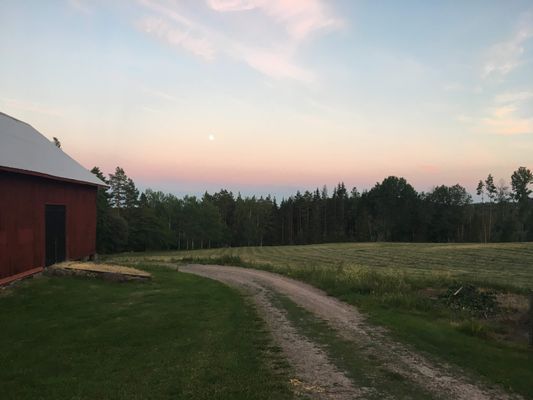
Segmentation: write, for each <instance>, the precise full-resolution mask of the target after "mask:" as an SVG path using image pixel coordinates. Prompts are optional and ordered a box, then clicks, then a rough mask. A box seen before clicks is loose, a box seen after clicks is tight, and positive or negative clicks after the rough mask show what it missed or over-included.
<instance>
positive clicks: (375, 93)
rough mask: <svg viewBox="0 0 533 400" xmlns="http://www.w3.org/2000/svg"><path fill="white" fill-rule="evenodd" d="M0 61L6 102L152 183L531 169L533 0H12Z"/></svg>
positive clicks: (353, 180)
mask: <svg viewBox="0 0 533 400" xmlns="http://www.w3.org/2000/svg"><path fill="white" fill-rule="evenodd" d="M0 57H1V62H0V111H3V112H5V113H8V114H10V115H13V116H15V117H17V118H19V119H22V120H25V121H27V122H29V123H30V124H32V125H33V126H35V127H36V128H37V129H38V130H40V131H41V132H42V133H44V134H45V135H47V136H48V137H52V136H58V137H59V138H60V139H61V140H62V142H63V144H64V148H65V150H66V151H67V152H69V153H70V154H71V155H73V156H74V157H75V158H77V159H78V160H80V161H81V162H82V163H83V164H84V165H85V166H87V167H91V166H93V165H99V166H101V167H102V168H103V169H104V170H105V171H106V172H110V171H111V170H112V169H113V168H114V166H116V165H121V166H122V167H124V168H125V169H126V171H127V172H128V173H129V174H130V175H131V176H132V177H133V178H134V180H135V181H136V182H138V183H139V184H140V185H141V186H142V187H146V186H151V187H154V188H156V189H158V188H159V189H163V190H167V191H172V192H175V193H187V192H193V193H198V192H202V191H203V189H209V190H213V189H215V188H217V187H228V188H230V189H232V190H235V191H238V190H242V191H243V192H247V193H250V192H257V193H260V194H265V193H268V192H273V193H275V194H278V195H284V194H287V193H290V192H293V191H294V190H295V189H300V190H305V189H308V188H313V187H316V186H322V185H323V184H328V185H332V184H335V183H336V182H338V181H341V180H343V181H345V182H346V183H347V185H349V186H354V185H356V186H358V187H360V188H365V187H370V186H371V185H372V184H373V183H374V182H376V181H378V180H381V179H382V178H383V177H385V176H387V175H399V176H404V177H406V178H407V179H408V180H409V181H410V182H411V183H413V184H414V186H415V187H416V188H417V189H418V190H429V189H430V188H431V186H432V185H437V184H454V183H457V182H459V183H461V184H463V185H465V186H467V187H468V188H469V189H472V188H473V187H474V185H475V183H476V182H477V180H479V179H480V178H483V177H485V176H486V175H487V174H488V173H489V172H491V173H492V174H493V175H495V177H496V180H498V179H500V178H505V179H508V177H509V176H510V174H511V173H512V171H513V170H514V169H516V168H517V167H518V166H521V165H524V166H528V167H530V168H531V167H533V165H532V164H533V2H532V1H505V2H502V1H498V2H496V1H494V2H492V1H465V2H457V1H449V2H445V1H442V2H433V1H432V2H423V1H402V2H399V1H382V2H381V1H380V2H376V1H353V0H352V1H321V0H292V1H282V0H271V1H266V0H205V1H204V0H188V1H187V0H183V1H171V0H140V1H111V2H106V1H99V0H70V1H11V0H2V1H0ZM210 135H212V137H211V139H214V140H210V138H209V136H210Z"/></svg>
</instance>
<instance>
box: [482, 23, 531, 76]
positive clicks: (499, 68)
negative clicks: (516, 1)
mask: <svg viewBox="0 0 533 400" xmlns="http://www.w3.org/2000/svg"><path fill="white" fill-rule="evenodd" d="M531 38H533V14H532V13H527V14H524V15H523V16H522V18H521V20H520V22H519V24H518V27H517V29H516V30H515V32H514V34H513V35H512V37H511V38H510V39H508V40H505V41H502V42H500V43H496V44H495V45H493V46H492V47H491V48H490V49H489V51H488V54H487V58H486V61H485V64H484V66H483V72H482V77H483V78H488V77H489V76H500V77H501V76H504V75H507V74H508V73H510V72H511V71H513V70H514V69H515V68H517V67H518V66H519V65H520V64H521V63H522V54H523V53H524V45H525V43H526V42H527V41H528V40H529V39H531Z"/></svg>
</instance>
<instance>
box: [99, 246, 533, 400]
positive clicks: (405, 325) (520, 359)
mask: <svg viewBox="0 0 533 400" xmlns="http://www.w3.org/2000/svg"><path fill="white" fill-rule="evenodd" d="M109 258H110V259H111V260H112V262H117V263H124V264H126V265H133V266H135V265H137V264H138V263H141V264H142V263H148V264H158V263H163V262H165V263H170V264H171V265H180V264H181V265H183V264H187V263H190V264H195V263H197V264H226V265H236V266H242V267H250V268H258V269H264V270H268V271H272V272H276V273H279V274H282V275H286V276H289V277H291V278H294V279H298V280H301V281H304V282H307V283H309V284H311V285H313V286H315V287H318V288H320V289H322V290H324V291H325V292H326V293H327V294H328V295H330V296H334V297H337V298H339V299H341V300H343V301H345V302H347V303H350V304H352V305H355V306H356V307H357V308H358V309H359V310H360V311H362V312H363V313H364V314H365V316H366V318H367V319H368V320H369V321H370V322H371V323H373V324H375V325H379V326H382V327H385V328H386V329H387V331H388V332H389V334H391V335H392V336H393V337H394V338H395V339H397V340H398V341H400V342H403V343H406V344H408V345H410V346H412V347H413V348H415V349H416V350H418V351H421V352H423V353H424V354H427V355H428V356H429V357H430V358H432V357H435V358H436V359H437V360H442V361H444V362H446V363H449V364H450V365H455V366H458V367H460V368H461V370H462V371H464V373H465V374H466V375H470V374H472V376H476V377H481V379H483V380H486V381H487V382H488V383H490V384H497V385H499V386H501V387H504V388H505V389H506V390H508V391H510V392H511V393H519V394H521V395H523V396H524V397H526V398H531V399H533V380H532V379H531V373H532V371H533V357H532V355H533V353H532V350H531V347H530V346H528V334H527V332H528V326H529V322H528V321H529V317H528V296H527V294H528V292H529V291H530V290H531V289H533V243H498V244H474V243H467V244H431V243H337V244H320V245H308V246H283V247H282V246H276V247H245V248H244V247H243V248H224V249H211V250H194V251H169V252H159V253H156V252H153V253H124V254H117V255H113V256H110V257H109ZM454 293H460V294H459V295H455V294H454Z"/></svg>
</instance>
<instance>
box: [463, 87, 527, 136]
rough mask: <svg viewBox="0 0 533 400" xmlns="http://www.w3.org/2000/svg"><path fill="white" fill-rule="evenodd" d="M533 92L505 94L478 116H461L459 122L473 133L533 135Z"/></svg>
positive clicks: (493, 101)
mask: <svg viewBox="0 0 533 400" xmlns="http://www.w3.org/2000/svg"><path fill="white" fill-rule="evenodd" d="M532 101H533V91H521V92H504V93H500V94H498V95H496V96H494V98H493V99H492V101H491V104H490V106H488V107H487V108H485V110H483V111H482V112H481V113H480V114H479V115H478V116H465V115H460V116H458V117H457V118H456V119H457V121H459V122H461V123H464V124H466V125H469V126H470V127H471V128H472V129H473V131H475V132H479V133H484V134H494V135H505V136H508V135H524V134H533V113H532V110H533V104H532Z"/></svg>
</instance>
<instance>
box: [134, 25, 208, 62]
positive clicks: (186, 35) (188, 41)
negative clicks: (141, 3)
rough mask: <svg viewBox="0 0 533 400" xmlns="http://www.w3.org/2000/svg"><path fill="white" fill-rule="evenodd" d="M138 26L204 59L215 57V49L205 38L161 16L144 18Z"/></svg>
mask: <svg viewBox="0 0 533 400" xmlns="http://www.w3.org/2000/svg"><path fill="white" fill-rule="evenodd" d="M140 27H141V29H142V30H143V31H144V32H145V33H148V34H150V35H152V36H155V37H156V38H157V39H159V40H162V41H163V42H166V43H168V44H170V45H172V46H179V47H182V48H184V49H185V50H188V51H190V52H191V53H193V54H194V55H196V56H198V57H201V58H203V59H204V60H207V61H212V60H213V59H214V58H215V50H214V49H213V46H212V44H211V43H210V42H209V41H208V40H207V39H205V38H201V37H195V36H194V34H193V33H191V31H190V30H183V29H181V28H179V27H176V26H175V25H170V24H169V23H167V22H166V21H165V20H163V19H161V18H156V17H147V18H144V19H143V20H142V21H141V22H140Z"/></svg>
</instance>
